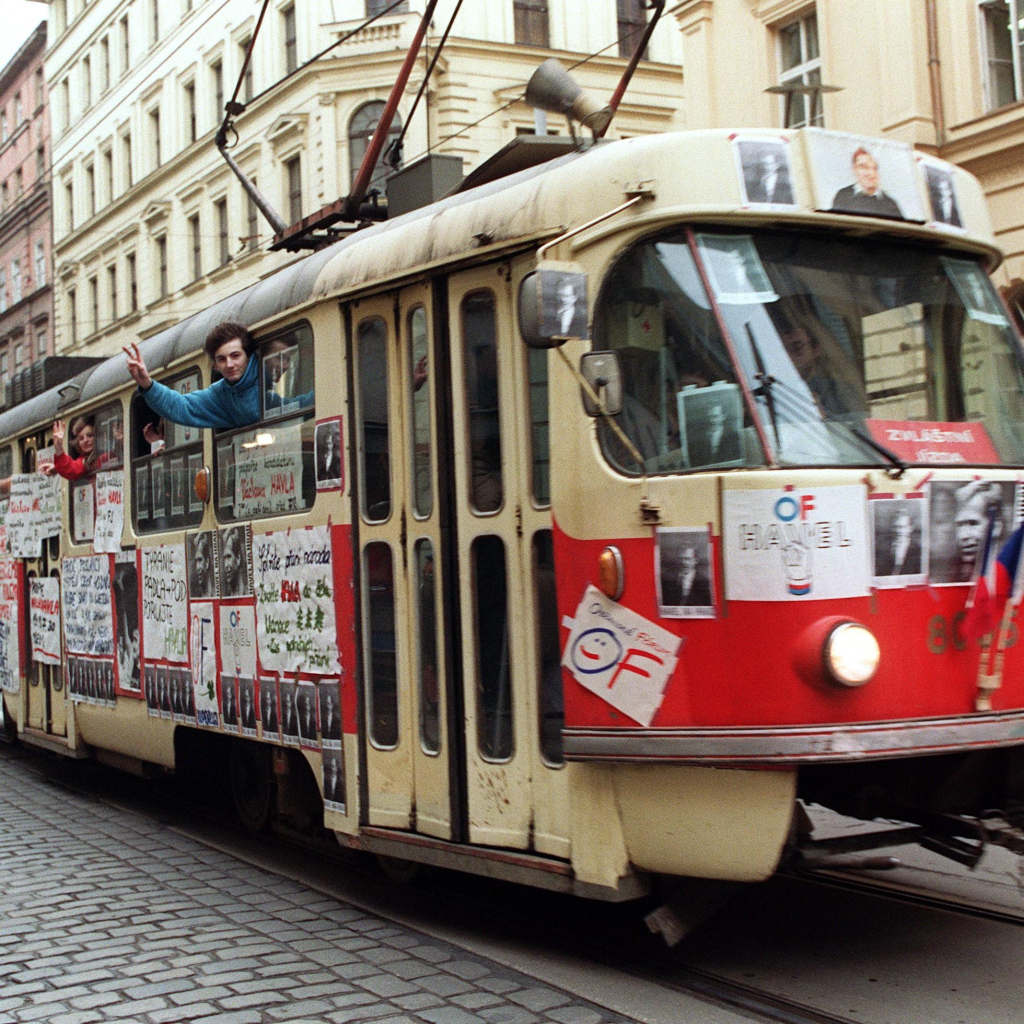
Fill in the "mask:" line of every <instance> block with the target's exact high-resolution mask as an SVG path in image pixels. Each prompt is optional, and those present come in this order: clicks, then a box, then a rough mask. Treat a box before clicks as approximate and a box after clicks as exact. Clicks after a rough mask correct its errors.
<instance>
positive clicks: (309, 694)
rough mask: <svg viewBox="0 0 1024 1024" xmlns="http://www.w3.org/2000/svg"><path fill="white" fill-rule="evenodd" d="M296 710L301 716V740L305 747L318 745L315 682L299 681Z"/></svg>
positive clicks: (296, 693)
mask: <svg viewBox="0 0 1024 1024" xmlns="http://www.w3.org/2000/svg"><path fill="white" fill-rule="evenodd" d="M295 710H296V711H297V713H298V716H299V740H300V741H301V742H302V746H304V747H317V746H319V743H318V742H317V720H316V712H317V696H316V684H315V683H299V685H298V687H297V689H296V691H295Z"/></svg>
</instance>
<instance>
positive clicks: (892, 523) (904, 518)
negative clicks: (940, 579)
mask: <svg viewBox="0 0 1024 1024" xmlns="http://www.w3.org/2000/svg"><path fill="white" fill-rule="evenodd" d="M924 507H925V502H924V499H923V498H875V499H872V500H871V501H869V502H868V508H869V509H870V510H871V537H872V544H873V550H874V559H875V563H874V585H875V586H876V587H878V588H879V589H884V588H892V587H906V586H913V585H915V584H921V583H924V582H925V579H926V574H927V569H928V553H927V542H926V539H925V538H926V526H927V523H926V522H925V515H924Z"/></svg>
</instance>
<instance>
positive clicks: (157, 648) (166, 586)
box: [142, 544, 189, 662]
mask: <svg viewBox="0 0 1024 1024" xmlns="http://www.w3.org/2000/svg"><path fill="white" fill-rule="evenodd" d="M185 578H186V577H185V545H184V544H161V545H160V547H158V548H144V549H143V551H142V646H143V649H144V651H145V655H146V661H164V660H166V661H177V662H184V661H188V660H189V659H188V592H187V589H186V584H185Z"/></svg>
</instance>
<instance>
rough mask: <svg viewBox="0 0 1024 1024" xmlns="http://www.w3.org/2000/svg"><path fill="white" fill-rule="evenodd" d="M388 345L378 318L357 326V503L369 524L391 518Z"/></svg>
mask: <svg viewBox="0 0 1024 1024" xmlns="http://www.w3.org/2000/svg"><path fill="white" fill-rule="evenodd" d="M387 342H388V329H387V325H386V324H385V323H384V321H383V320H382V319H381V318H380V317H379V316H375V317H371V318H370V319H368V320H364V321H363V322H362V323H361V324H360V325H359V329H358V331H357V332H356V346H357V349H358V360H359V434H360V445H359V458H360V469H361V470H362V472H361V473H360V477H361V479H362V491H361V493H360V500H361V502H362V511H363V516H364V518H365V519H366V520H367V521H368V522H371V523H382V522H384V520H385V519H387V518H388V517H389V516H390V515H391V441H390V426H389V422H388V348H387Z"/></svg>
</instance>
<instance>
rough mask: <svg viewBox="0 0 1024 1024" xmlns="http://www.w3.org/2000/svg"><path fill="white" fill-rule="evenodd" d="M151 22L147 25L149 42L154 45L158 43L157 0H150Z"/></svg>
mask: <svg viewBox="0 0 1024 1024" xmlns="http://www.w3.org/2000/svg"><path fill="white" fill-rule="evenodd" d="M152 4H153V6H152V8H151V10H152V14H153V20H152V21H151V22H150V25H149V33H150V40H149V41H150V42H151V43H154V44H156V43H157V42H159V41H160V3H159V0H152Z"/></svg>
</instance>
